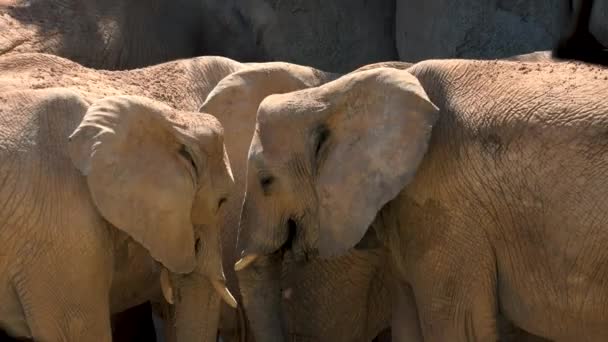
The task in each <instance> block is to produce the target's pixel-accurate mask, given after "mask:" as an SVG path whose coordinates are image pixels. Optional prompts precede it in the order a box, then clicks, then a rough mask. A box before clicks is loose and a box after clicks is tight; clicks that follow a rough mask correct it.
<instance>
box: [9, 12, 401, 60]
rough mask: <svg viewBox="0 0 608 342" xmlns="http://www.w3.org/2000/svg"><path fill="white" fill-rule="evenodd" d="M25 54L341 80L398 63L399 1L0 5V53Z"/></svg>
mask: <svg viewBox="0 0 608 342" xmlns="http://www.w3.org/2000/svg"><path fill="white" fill-rule="evenodd" d="M303 47H306V48H303ZM19 52H43V53H50V54H55V55H58V56H62V57H65V58H68V59H70V60H73V61H76V62H78V63H80V64H82V65H85V66H89V67H93V68H97V69H110V70H117V69H118V70H121V69H132V68H137V67H143V66H148V65H154V64H157V63H160V62H165V61H169V60H174V59H178V58H187V57H195V56H201V55H219V56H225V57H228V58H232V59H235V60H238V61H241V62H253V61H275V60H282V61H286V62H291V63H299V64H305V65H311V66H315V67H317V68H321V69H326V70H332V71H342V72H344V71H346V70H350V69H353V68H356V67H358V66H361V65H365V64H369V63H373V62H377V61H382V60H394V59H397V53H396V49H395V44H394V3H393V1H391V0H380V1H364V0H355V1H352V0H348V1H347V0H340V1H332V2H328V3H323V4H321V3H318V2H309V1H274V0H273V1H266V0H238V1H237V0H226V1H224V0H222V1H219V0H176V1H173V0H153V1H147V0H130V1H126V0H102V1H94V0H67V1H61V0H31V1H28V0H3V1H2V2H0V55H1V54H8V53H19Z"/></svg>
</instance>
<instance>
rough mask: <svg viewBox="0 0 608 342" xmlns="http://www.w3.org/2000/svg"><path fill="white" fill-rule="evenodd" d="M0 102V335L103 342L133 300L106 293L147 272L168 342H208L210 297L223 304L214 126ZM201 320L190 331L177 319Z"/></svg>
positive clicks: (133, 100) (225, 188)
mask: <svg viewBox="0 0 608 342" xmlns="http://www.w3.org/2000/svg"><path fill="white" fill-rule="evenodd" d="M0 99H1V101H0V103H2V115H0V122H1V124H0V127H2V132H3V134H2V139H1V143H0V144H1V145H2V146H3V149H2V152H1V153H2V160H3V165H2V167H1V171H0V174H1V175H2V176H1V178H2V179H3V183H2V184H3V186H2V189H0V203H2V207H3V209H2V211H1V212H0V217H2V222H3V223H2V229H1V230H0V241H2V244H3V246H6V247H5V249H4V251H3V259H4V261H3V263H2V266H1V268H0V274H1V280H0V284H1V285H0V288H1V289H2V291H1V292H0V301H1V302H2V303H3V308H2V309H1V310H0V317H1V318H0V322H1V325H2V327H3V328H5V330H7V331H8V332H9V334H11V335H14V336H18V337H30V338H33V339H34V340H37V341H62V340H68V341H91V340H96V341H111V328H110V313H111V312H113V311H115V310H116V309H117V308H119V307H120V306H122V305H125V302H129V301H133V300H134V299H133V298H129V296H124V297H123V298H119V297H118V296H112V290H113V288H115V287H128V284H129V283H130V282H132V281H133V278H138V277H140V279H139V281H140V282H141V283H144V281H149V280H150V279H149V277H148V275H149V274H151V273H154V271H151V270H154V269H159V270H160V271H159V272H160V283H161V284H163V282H164V286H163V288H164V289H166V290H165V291H166V292H165V296H166V297H167V298H168V300H169V301H171V302H173V301H175V306H176V308H175V312H176V316H177V319H178V322H179V323H178V324H179V325H178V327H177V336H178V338H180V339H184V340H194V339H201V340H204V341H214V340H215V337H216V334H217V319H218V317H219V310H218V308H219V307H218V305H217V303H219V300H220V298H223V299H224V300H226V301H228V302H229V303H230V304H231V305H233V306H236V302H235V301H234V298H233V297H232V295H231V294H230V292H228V290H227V288H226V285H225V278H224V274H223V270H222V262H221V253H220V244H219V230H218V224H217V223H218V217H219V211H220V210H221V207H222V204H223V203H225V201H226V199H227V196H228V193H229V191H230V190H231V187H232V185H233V179H232V175H231V173H230V163H229V160H228V157H227V154H226V152H225V148H224V143H223V132H222V131H223V128H222V126H221V124H220V123H219V121H218V120H217V119H216V118H214V117H213V116H211V115H208V114H202V113H198V112H185V111H178V110H176V109H174V108H172V107H170V106H167V105H165V104H163V103H161V102H158V101H154V100H151V99H149V98H145V97H140V96H133V95H118V96H107V97H103V98H101V99H95V100H92V98H90V97H87V96H86V95H84V94H82V93H79V92H77V91H75V90H72V89H67V88H47V89H33V90H32V89H18V90H13V91H5V92H2V93H1V94H0ZM119 261H120V262H119ZM58 264H59V265H61V267H58V266H57V265H58ZM156 283H157V284H158V283H159V282H158V280H157V282H156ZM167 291H168V292H167ZM171 291H174V292H171ZM216 292H217V293H216ZM218 294H219V295H218ZM140 295H142V293H136V294H130V297H136V296H140ZM118 299H120V300H121V302H117V300H118ZM215 307H218V308H215ZM214 308H215V310H213V309H214ZM207 311H210V313H209V314H207V315H205V317H204V318H203V319H201V323H198V322H197V324H190V325H187V324H186V321H185V320H181V316H188V315H193V314H200V313H207ZM214 311H215V312H214ZM191 323H194V321H191Z"/></svg>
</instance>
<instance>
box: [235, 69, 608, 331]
mask: <svg viewBox="0 0 608 342" xmlns="http://www.w3.org/2000/svg"><path fill="white" fill-rule="evenodd" d="M606 79H608V70H606V69H602V68H598V67H597V66H593V65H587V64H581V63H566V62H564V63H540V62H537V63H524V62H513V61H482V60H459V59H446V60H428V61H423V62H420V63H416V64H415V65H413V66H412V67H410V68H409V69H406V70H396V69H394V68H377V69H372V70H367V71H362V72H359V73H353V74H349V75H345V76H343V77H340V78H338V79H336V80H334V81H331V82H328V83H325V84H324V85H321V86H318V87H315V88H309V89H305V90H300V91H294V92H290V93H286V94H275V95H271V96H268V97H266V98H265V99H264V100H263V101H262V103H261V104H260V106H259V108H258V113H257V118H256V128H255V131H254V134H253V135H252V140H251V144H250V148H249V152H248V163H247V182H246V192H245V199H244V202H243V206H242V212H241V218H240V228H239V234H238V243H237V251H239V253H240V257H241V259H240V260H239V261H238V262H237V263H236V265H235V269H237V272H238V273H239V277H251V278H255V279H256V284H257V286H255V287H254V288H253V289H251V293H253V294H256V295H258V296H262V295H263V296H266V297H267V298H266V300H265V301H257V302H255V300H249V301H248V300H247V298H244V300H243V303H244V306H245V310H246V311H251V310H255V309H257V310H259V311H265V312H268V313H271V314H268V315H266V317H262V318H260V319H259V320H260V322H259V324H260V326H262V327H265V328H267V329H269V330H268V331H266V332H265V335H264V336H265V337H266V338H265V339H264V340H272V341H283V340H285V336H284V335H285V334H284V327H283V326H282V324H284V322H282V320H281V314H280V312H281V307H280V305H278V303H279V301H280V300H278V299H277V298H280V297H281V295H282V294H281V292H280V291H276V288H273V286H272V285H270V284H272V283H274V282H275V279H276V278H277V272H280V270H281V267H280V263H281V262H282V260H283V259H284V258H286V257H289V258H292V259H295V260H296V261H299V262H301V263H303V264H305V263H306V260H314V259H317V258H320V259H330V260H331V259H332V258H335V257H339V256H340V255H343V254H344V253H348V252H349V251H351V250H352V248H353V247H356V246H357V245H358V244H361V243H362V242H365V241H368V240H370V239H372V240H374V239H376V240H378V241H379V242H380V243H381V244H382V245H383V246H385V247H386V248H387V249H388V253H389V255H390V260H391V264H392V265H393V267H392V269H393V275H394V277H395V278H397V279H398V280H399V284H398V286H400V290H401V291H400V292H399V294H400V297H397V298H393V303H395V304H396V305H395V306H396V307H395V308H394V313H395V314H396V315H398V314H399V313H400V312H401V311H404V312H415V313H416V314H417V317H418V321H419V324H411V322H408V321H407V320H405V319H403V320H401V321H400V320H399V317H393V320H394V322H401V324H403V325H405V326H406V327H408V328H411V329H412V330H413V332H414V333H416V334H417V335H418V336H419V337H421V338H423V339H424V341H496V340H497V338H498V335H497V329H498V325H499V322H498V314H499V313H500V314H502V315H504V317H505V318H506V319H507V320H509V321H511V322H513V324H515V325H516V326H517V327H519V328H521V329H523V330H525V331H527V332H530V333H532V334H534V335H536V336H539V337H540V338H543V339H549V340H568V341H569V340H594V341H597V340H605V339H606V338H607V337H608V330H607V329H606V324H605V323H606V321H607V319H608V317H607V316H606V314H605V312H604V311H605V310H604V305H603V303H604V300H605V299H606V298H608V292H607V290H606V289H607V288H608V286H607V285H608V284H607V283H606V280H605V279H606V274H605V273H606V272H605V270H604V269H603V267H602V265H603V264H604V263H605V262H607V261H608V260H606V257H605V253H602V247H601V246H602V244H603V242H604V241H605V240H606V239H608V231H607V230H606V229H604V227H606V224H608V218H607V216H606V215H605V214H604V213H605V212H606V211H608V208H607V207H606V205H605V204H604V203H605V201H603V198H604V197H605V195H606V191H607V188H606V186H605V184H606V183H605V182H606V181H607V180H608V178H607V177H606V173H605V172H603V169H604V167H603V166H604V165H605V146H606V144H605V142H606V136H605V121H606V120H607V119H608V103H606V101H605V96H604V95H605V94H606V93H607V92H608V82H606V81H605V80H606ZM241 273H243V275H241ZM272 291H274V292H272ZM256 305H258V306H262V307H257V308H256V307H255V306H256ZM394 325H395V324H393V326H394Z"/></svg>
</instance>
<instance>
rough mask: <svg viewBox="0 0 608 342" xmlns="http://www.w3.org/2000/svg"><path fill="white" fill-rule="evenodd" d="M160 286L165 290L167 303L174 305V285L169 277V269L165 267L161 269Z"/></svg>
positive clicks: (164, 295)
mask: <svg viewBox="0 0 608 342" xmlns="http://www.w3.org/2000/svg"><path fill="white" fill-rule="evenodd" d="M160 288H161V289H162V290H163V297H165V300H166V301H167V303H169V304H171V305H173V286H171V280H170V279H169V271H167V269H166V268H164V267H163V268H162V269H161V270H160Z"/></svg>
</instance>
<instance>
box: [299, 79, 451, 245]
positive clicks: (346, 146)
mask: <svg viewBox="0 0 608 342" xmlns="http://www.w3.org/2000/svg"><path fill="white" fill-rule="evenodd" d="M321 88H323V90H322V92H321V93H322V95H321V97H322V98H324V100H323V101H324V102H326V103H329V105H328V106H327V113H326V114H325V115H323V118H322V120H320V123H319V122H317V124H316V125H317V126H315V127H314V128H313V130H312V137H313V139H312V141H313V145H312V148H311V150H312V151H313V160H314V163H313V165H315V168H316V173H317V182H316V184H317V196H318V201H319V202H318V203H319V236H318V248H319V254H320V255H321V256H323V257H329V256H335V255H340V254H343V253H345V252H346V251H347V250H348V249H350V248H352V247H353V246H355V245H356V244H357V242H359V241H360V240H361V239H362V238H363V237H364V235H365V233H366V231H367V229H368V227H369V226H370V224H371V223H372V221H373V220H374V218H375V216H376V214H377V213H378V211H379V210H380V209H381V208H382V207H383V206H384V205H385V204H386V203H387V202H389V201H390V200H392V199H393V198H395V196H397V194H398V193H399V192H400V191H401V190H402V189H403V188H404V187H405V186H406V185H407V184H408V183H409V182H410V181H411V180H412V178H413V176H414V174H415V172H416V169H417V168H418V166H419V164H420V162H421V160H422V158H423V156H424V154H425V153H426V150H427V146H428V143H429V139H430V135H431V129H432V126H433V124H434V123H435V121H436V120H437V117H438V112H439V109H438V108H437V107H436V106H435V105H434V104H433V103H432V102H431V101H430V99H429V98H428V96H427V94H426V93H425V91H424V89H423V88H422V86H421V84H420V83H419V82H418V80H417V79H416V78H415V77H414V76H413V75H411V74H410V73H408V72H407V71H404V70H396V69H389V68H378V69H373V70H368V71H361V72H358V73H354V74H351V75H348V76H344V77H342V78H341V79H338V80H336V81H334V82H331V83H328V84H326V85H325V86H322V87H320V89H321Z"/></svg>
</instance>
